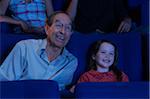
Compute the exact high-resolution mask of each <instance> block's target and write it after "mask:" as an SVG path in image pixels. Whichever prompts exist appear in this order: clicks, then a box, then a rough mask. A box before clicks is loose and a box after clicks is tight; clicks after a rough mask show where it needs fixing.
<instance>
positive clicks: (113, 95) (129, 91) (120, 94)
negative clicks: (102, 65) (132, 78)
mask: <svg viewBox="0 0 150 99" xmlns="http://www.w3.org/2000/svg"><path fill="white" fill-rule="evenodd" d="M148 86H149V82H129V83H128V82H126V83H125V82H124V83H121V82H120V83H119V82H114V83H110V82H107V83H106V82H105V83H96V82H94V83H89V82H86V83H80V84H78V85H77V86H76V88H75V96H76V99H94V98H96V99H106V98H107V99H148V97H149V89H148Z"/></svg>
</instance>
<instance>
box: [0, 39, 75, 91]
mask: <svg viewBox="0 0 150 99" xmlns="http://www.w3.org/2000/svg"><path fill="white" fill-rule="evenodd" d="M46 44H47V40H46V39H40V40H34V39H30V40H23V41H20V42H19V43H17V44H16V46H15V47H14V48H13V50H12V51H11V53H10V54H9V56H8V57H7V58H6V60H5V61H4V62H3V64H2V65H1V66H0V80H27V79H28V80H29V79H45V80H48V79H50V80H54V81H57V82H58V85H59V88H60V90H62V89H64V87H65V85H68V84H70V83H71V81H72V78H73V74H74V72H75V70H76V68H77V58H76V57H75V56H73V55H72V54H71V53H69V51H67V50H66V49H65V48H64V49H63V51H62V53H61V54H60V55H59V56H58V57H57V58H56V59H55V60H53V61H51V62H50V61H49V60H48V57H47V54H46V52H45V48H46Z"/></svg>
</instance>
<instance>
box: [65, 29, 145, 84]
mask: <svg viewBox="0 0 150 99" xmlns="http://www.w3.org/2000/svg"><path fill="white" fill-rule="evenodd" d="M101 39H106V40H109V41H112V42H114V43H115V44H116V45H117V47H118V50H119V56H118V58H119V60H118V64H117V66H118V68H119V69H120V70H122V71H124V72H125V73H126V74H127V75H128V76H129V80H130V81H141V80H142V69H143V68H142V64H141V35H140V33H138V32H129V33H124V34H117V33H109V34H100V33H96V32H95V33H91V34H87V35H85V34H81V33H79V32H75V33H74V34H73V35H72V37H71V39H70V41H69V43H68V45H67V48H68V50H69V51H70V52H71V53H73V54H74V55H75V56H76V57H77V58H78V67H77V70H76V72H75V74H74V79H73V83H76V81H77V80H78V78H79V77H80V75H81V74H83V73H84V72H85V71H86V68H87V64H86V63H87V62H86V58H87V56H86V55H87V51H88V49H89V47H90V45H91V44H92V43H93V42H94V41H97V40H101Z"/></svg>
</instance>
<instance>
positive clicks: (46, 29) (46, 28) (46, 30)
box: [44, 24, 50, 34]
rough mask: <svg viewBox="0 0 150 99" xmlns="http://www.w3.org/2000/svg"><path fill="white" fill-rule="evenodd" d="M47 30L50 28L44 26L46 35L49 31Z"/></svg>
mask: <svg viewBox="0 0 150 99" xmlns="http://www.w3.org/2000/svg"><path fill="white" fill-rule="evenodd" d="M49 28H50V27H49V26H48V25H47V24H46V25H45V27H44V29H45V32H46V34H48V29H49Z"/></svg>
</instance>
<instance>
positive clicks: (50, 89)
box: [0, 80, 60, 99]
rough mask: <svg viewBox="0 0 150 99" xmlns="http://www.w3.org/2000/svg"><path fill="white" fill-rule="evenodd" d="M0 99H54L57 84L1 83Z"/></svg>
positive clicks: (35, 81) (46, 81) (57, 98)
mask: <svg viewBox="0 0 150 99" xmlns="http://www.w3.org/2000/svg"><path fill="white" fill-rule="evenodd" d="M0 84H1V95H0V96H1V98H21V99H22V98H26V99H29V98H38V99H39V98H41V99H44V98H49V99H51V98H56V99H59V98H60V96H59V90H58V84H57V82H55V81H52V80H20V81H1V82H0Z"/></svg>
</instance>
